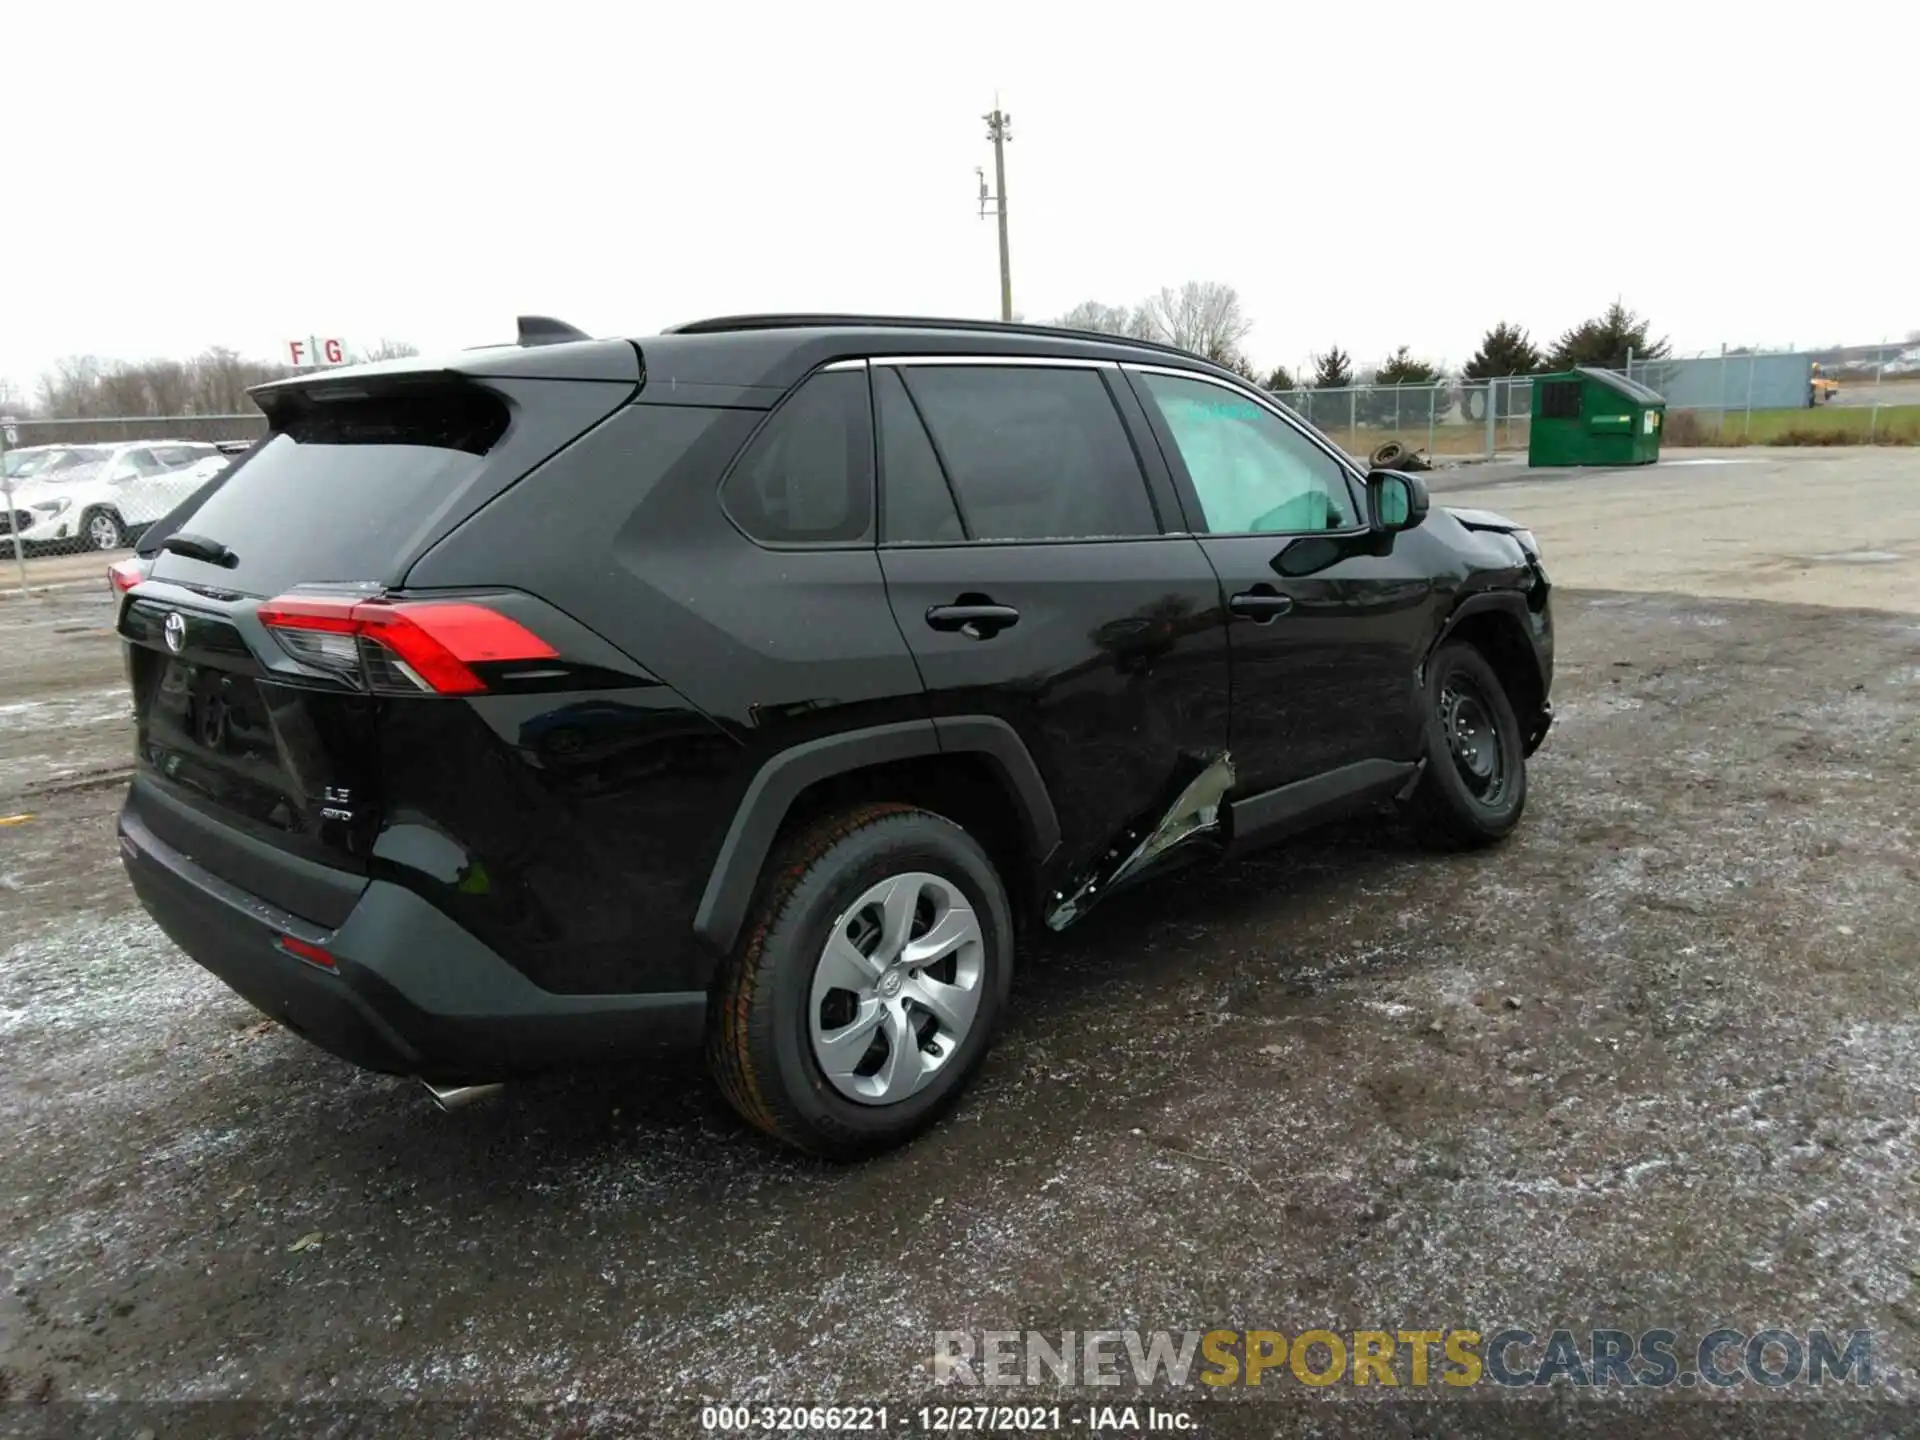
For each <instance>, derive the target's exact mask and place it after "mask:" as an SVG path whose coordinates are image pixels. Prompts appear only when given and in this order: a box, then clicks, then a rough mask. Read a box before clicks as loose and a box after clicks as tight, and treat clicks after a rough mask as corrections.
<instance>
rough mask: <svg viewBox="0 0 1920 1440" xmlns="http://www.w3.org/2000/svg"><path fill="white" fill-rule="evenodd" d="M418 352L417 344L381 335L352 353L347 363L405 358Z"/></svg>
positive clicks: (356, 363) (357, 363)
mask: <svg viewBox="0 0 1920 1440" xmlns="http://www.w3.org/2000/svg"><path fill="white" fill-rule="evenodd" d="M419 353H420V347H419V346H418V345H412V344H409V343H408V342H407V341H405V340H389V339H386V338H385V337H382V338H381V339H379V340H376V341H375V342H374V343H373V344H371V345H369V346H367V347H366V349H364V350H361V351H359V352H357V353H356V354H354V355H353V356H352V357H351V358H350V361H349V363H351V364H355V365H359V364H364V363H366V362H368V361H371V360H405V359H407V358H408V357H409V356H413V355H418V354H419Z"/></svg>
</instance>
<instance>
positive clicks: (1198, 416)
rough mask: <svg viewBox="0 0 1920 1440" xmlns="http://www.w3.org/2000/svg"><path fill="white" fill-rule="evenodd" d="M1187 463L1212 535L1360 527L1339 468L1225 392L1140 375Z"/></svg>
mask: <svg viewBox="0 0 1920 1440" xmlns="http://www.w3.org/2000/svg"><path fill="white" fill-rule="evenodd" d="M1138 378H1139V380H1140V383H1141V385H1142V387H1143V388H1144V389H1145V390H1146V392H1147V394H1148V395H1149V396H1150V397H1151V399H1152V401H1153V403H1154V404H1155V405H1156V406H1157V407H1158V408H1159V411H1160V415H1161V417H1162V418H1163V419H1164V420H1165V421H1166V425H1167V429H1168V430H1169V431H1171V432H1172V435H1173V442H1174V444H1175V445H1176V446H1178V447H1179V450H1180V458H1181V459H1182V460H1183V461H1185V462H1186V467H1187V474H1188V475H1189V476H1190V477H1191V478H1192V480H1193V488H1194V490H1195V492H1196V493H1197V495H1198V497H1199V500H1200V509H1201V513H1202V517H1203V518H1204V520H1205V522H1206V528H1207V532H1208V533H1209V534H1213V535H1248V534H1269V533H1285V534H1299V533H1303V532H1309V531H1315V530H1343V529H1347V528H1348V527H1350V526H1352V525H1354V524H1356V523H1357V521H1356V512H1355V506H1354V502H1353V492H1352V490H1351V489H1350V488H1349V487H1348V484H1347V473H1346V471H1345V469H1344V468H1343V467H1342V466H1341V465H1340V463H1339V462H1338V461H1337V460H1335V459H1334V458H1333V457H1332V456H1331V455H1329V454H1327V452H1326V451H1324V450H1322V449H1321V448H1320V447H1319V446H1318V445H1316V444H1314V443H1313V441H1311V440H1309V439H1308V438H1307V437H1306V436H1305V435H1303V434H1302V433H1301V432H1300V431H1298V430H1296V429H1294V427H1293V426H1291V425H1289V424H1287V422H1286V421H1284V420H1282V419H1281V418H1280V417H1279V416H1277V415H1275V414H1274V413H1273V412H1272V411H1270V410H1268V409H1266V408H1265V407H1263V406H1260V405H1256V404H1254V402H1253V401H1251V400H1249V399H1247V398H1246V397H1245V396H1244V395H1240V394H1238V393H1237V392H1235V391H1233V390H1229V389H1228V388H1226V387H1225V386H1223V385H1213V384H1209V383H1208V382H1207V381H1204V380H1193V379H1188V378H1187V377H1185V376H1178V375H1159V374H1154V373H1151V372H1144V371H1143V372H1140V374H1139V376H1138Z"/></svg>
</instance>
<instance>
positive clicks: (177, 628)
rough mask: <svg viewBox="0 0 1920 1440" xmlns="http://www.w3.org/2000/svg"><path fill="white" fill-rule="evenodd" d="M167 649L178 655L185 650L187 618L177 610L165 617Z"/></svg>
mask: <svg viewBox="0 0 1920 1440" xmlns="http://www.w3.org/2000/svg"><path fill="white" fill-rule="evenodd" d="M166 632H167V649H169V650H171V651H172V652H173V653H174V654H176V655H178V654H179V653H180V652H181V651H182V650H184V649H186V648H187V617H186V616H184V615H182V614H181V613H180V612H179V611H178V610H176V611H174V612H173V613H172V614H171V615H169V616H167V624H166Z"/></svg>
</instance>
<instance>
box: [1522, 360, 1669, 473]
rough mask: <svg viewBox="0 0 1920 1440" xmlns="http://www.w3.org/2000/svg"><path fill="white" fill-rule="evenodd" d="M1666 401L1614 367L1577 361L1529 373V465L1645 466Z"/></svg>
mask: <svg viewBox="0 0 1920 1440" xmlns="http://www.w3.org/2000/svg"><path fill="white" fill-rule="evenodd" d="M1666 412H1667V402H1666V401H1665V400H1663V399H1662V398H1661V397H1660V396H1659V394H1657V393H1656V392H1655V391H1652V390H1649V389H1648V388H1647V387H1646V386H1644V385H1642V384H1641V383H1640V382H1639V381H1637V380H1629V379H1628V378H1627V377H1626V376H1625V375H1622V374H1621V373H1620V372H1619V371H1617V370H1602V369H1599V368H1598V367H1595V366H1589V365H1580V366H1576V367H1575V368H1574V369H1572V370H1566V371H1562V372H1561V373H1559V374H1557V375H1536V376H1534V377H1533V423H1532V425H1531V426H1530V427H1529V432H1528V437H1527V463H1528V464H1529V465H1650V464H1652V463H1653V462H1654V461H1655V460H1658V459H1659V458H1660V430H1661V426H1662V425H1663V424H1664V422H1665V417H1666Z"/></svg>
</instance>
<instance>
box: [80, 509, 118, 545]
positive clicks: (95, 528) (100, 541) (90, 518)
mask: <svg viewBox="0 0 1920 1440" xmlns="http://www.w3.org/2000/svg"><path fill="white" fill-rule="evenodd" d="M80 534H81V536H82V537H83V538H84V539H85V540H86V542H87V545H88V547H89V548H91V549H94V550H121V549H124V548H126V543H127V527H126V526H125V525H123V524H122V523H121V521H120V517H119V516H118V515H116V514H114V512H113V511H111V510H107V509H94V510H89V511H87V513H86V514H84V515H82V516H81V517H80Z"/></svg>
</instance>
